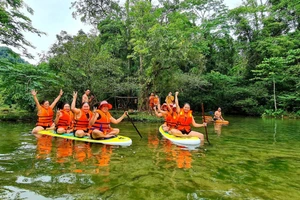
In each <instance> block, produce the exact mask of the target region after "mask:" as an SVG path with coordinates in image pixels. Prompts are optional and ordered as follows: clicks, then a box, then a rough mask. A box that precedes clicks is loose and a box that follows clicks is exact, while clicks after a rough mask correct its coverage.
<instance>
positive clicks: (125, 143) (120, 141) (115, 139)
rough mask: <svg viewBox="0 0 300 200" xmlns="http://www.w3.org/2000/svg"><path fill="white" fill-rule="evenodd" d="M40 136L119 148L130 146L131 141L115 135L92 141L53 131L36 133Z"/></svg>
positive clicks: (86, 137) (87, 138)
mask: <svg viewBox="0 0 300 200" xmlns="http://www.w3.org/2000/svg"><path fill="white" fill-rule="evenodd" d="M38 133H39V134H42V135H49V136H53V137H59V138H65V139H70V140H77V141H82V142H91V143H100V144H108V145H121V146H130V145H131V144H132V140H131V139H130V138H129V137H125V136H121V135H117V137H113V138H107V139H103V140H93V139H90V138H89V137H88V136H85V137H83V138H78V137H74V135H73V133H65V134H61V135H60V134H57V133H55V131H53V130H44V131H40V132H38Z"/></svg>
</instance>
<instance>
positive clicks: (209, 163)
mask: <svg viewBox="0 0 300 200" xmlns="http://www.w3.org/2000/svg"><path fill="white" fill-rule="evenodd" d="M226 120H229V121H230V123H229V125H226V126H225V125H223V126H222V125H215V124H209V125H208V136H209V141H210V145H209V144H208V143H206V144H205V145H204V147H201V148H199V147H198V148H194V149H193V148H187V147H182V146H176V145H174V144H172V143H171V142H170V141H168V140H165V139H163V138H162V136H161V135H160V133H159V132H158V128H159V125H160V124H159V123H142V122H135V125H136V127H137V128H138V130H139V132H140V133H141V134H142V136H143V138H142V139H141V138H140V136H139V135H138V133H137V132H136V130H135V129H134V127H133V126H132V124H131V123H130V122H126V121H124V122H121V123H120V124H118V125H115V126H114V127H118V128H120V130H121V133H120V134H121V135H125V136H128V137H130V138H131V139H132V145H131V146H127V147H122V146H109V145H102V144H90V143H83V142H74V141H70V140H65V139H59V138H52V137H50V136H46V137H40V138H36V137H34V136H33V135H32V134H31V133H30V130H31V129H32V127H33V126H34V124H33V123H8V122H0V136H1V140H0V176H1V177H0V178H1V182H0V199H41V200H44V199H45V200H46V199H57V200H58V199H70V200H71V199H121V200H126V199H130V200H135V199H136V200H140V199H150V200H152V199H153V200H157V199H168V200H169V199H174V200H177V199H178V200H182V199H187V200H192V199H193V200H194V199H295V200H296V199H299V196H300V192H299V190H300V186H299V183H300V143H299V141H300V131H299V129H300V121H299V120H292V119H283V120H282V119H261V118H250V117H236V116H235V117H226ZM196 121H200V118H197V117H196ZM194 130H198V131H200V132H202V133H204V128H197V129H194Z"/></svg>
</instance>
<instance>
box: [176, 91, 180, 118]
mask: <svg viewBox="0 0 300 200" xmlns="http://www.w3.org/2000/svg"><path fill="white" fill-rule="evenodd" d="M178 94H179V92H175V104H176V112H177V113H180V106H179V102H178Z"/></svg>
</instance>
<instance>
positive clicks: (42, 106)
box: [31, 89, 63, 134]
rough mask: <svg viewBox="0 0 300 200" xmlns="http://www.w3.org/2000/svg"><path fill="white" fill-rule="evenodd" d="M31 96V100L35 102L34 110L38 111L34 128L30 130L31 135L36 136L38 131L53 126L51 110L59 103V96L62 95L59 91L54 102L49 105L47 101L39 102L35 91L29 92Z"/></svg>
mask: <svg viewBox="0 0 300 200" xmlns="http://www.w3.org/2000/svg"><path fill="white" fill-rule="evenodd" d="M31 94H32V96H33V100H34V102H35V105H36V108H37V110H38V112H37V115H38V120H37V123H36V127H34V128H33V129H32V133H34V134H36V133H38V132H39V131H42V130H45V129H47V128H50V127H51V126H54V124H53V115H54V113H53V108H54V107H55V105H56V103H57V102H58V101H59V99H60V98H61V96H62V95H63V91H62V89H61V90H60V91H59V95H58V96H57V97H56V98H55V99H54V101H53V102H52V103H51V105H50V103H49V101H47V100H43V101H41V102H39V100H38V98H37V96H36V95H37V91H36V90H31Z"/></svg>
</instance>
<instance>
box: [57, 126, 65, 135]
mask: <svg viewBox="0 0 300 200" xmlns="http://www.w3.org/2000/svg"><path fill="white" fill-rule="evenodd" d="M65 132H66V129H65V128H62V127H60V128H58V129H57V130H56V133H57V134H64V133H65Z"/></svg>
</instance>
